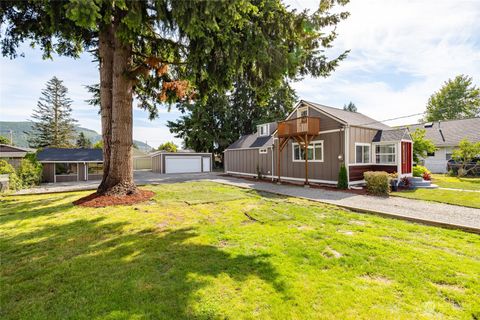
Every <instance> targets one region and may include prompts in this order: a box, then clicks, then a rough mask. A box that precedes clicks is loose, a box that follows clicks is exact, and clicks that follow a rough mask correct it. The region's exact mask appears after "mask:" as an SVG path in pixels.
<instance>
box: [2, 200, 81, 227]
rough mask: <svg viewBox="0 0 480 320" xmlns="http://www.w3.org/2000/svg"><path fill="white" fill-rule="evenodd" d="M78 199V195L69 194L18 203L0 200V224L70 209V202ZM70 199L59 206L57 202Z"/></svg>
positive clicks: (16, 201)
mask: <svg viewBox="0 0 480 320" xmlns="http://www.w3.org/2000/svg"><path fill="white" fill-rule="evenodd" d="M76 198H78V194H70V195H65V194H62V195H61V196H55V197H50V198H46V199H37V200H29V201H19V200H18V199H1V200H0V224H3V223H7V222H10V221H13V220H26V219H31V218H35V217H38V216H46V215H50V214H54V213H58V212H63V210H65V209H69V208H71V207H72V201H73V200H74V199H76ZM66 199H71V200H72V201H66V202H63V203H60V204H55V205H52V204H53V203H57V202H58V201H59V200H62V201H63V200H66Z"/></svg>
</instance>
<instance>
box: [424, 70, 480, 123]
mask: <svg viewBox="0 0 480 320" xmlns="http://www.w3.org/2000/svg"><path fill="white" fill-rule="evenodd" d="M476 116H480V89H479V88H478V87H476V86H475V85H474V84H473V80H472V78H471V77H469V76H466V75H459V76H456V77H455V79H453V80H451V79H449V80H448V81H446V82H445V83H444V85H443V87H442V88H441V89H440V90H439V91H437V92H435V93H434V94H432V95H431V96H430V99H428V103H427V111H426V114H425V117H424V119H423V120H424V121H427V122H429V121H438V120H456V119H465V118H472V117H476Z"/></svg>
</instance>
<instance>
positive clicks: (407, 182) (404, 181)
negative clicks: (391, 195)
mask: <svg viewBox="0 0 480 320" xmlns="http://www.w3.org/2000/svg"><path fill="white" fill-rule="evenodd" d="M402 185H403V186H404V187H405V188H410V179H408V177H403V178H402Z"/></svg>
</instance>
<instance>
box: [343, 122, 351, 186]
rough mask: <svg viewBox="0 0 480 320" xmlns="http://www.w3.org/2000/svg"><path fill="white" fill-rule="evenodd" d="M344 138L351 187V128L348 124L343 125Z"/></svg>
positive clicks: (346, 166) (346, 164)
mask: <svg viewBox="0 0 480 320" xmlns="http://www.w3.org/2000/svg"><path fill="white" fill-rule="evenodd" d="M343 132H344V139H343V148H344V157H345V158H344V159H343V162H344V164H345V169H347V182H348V183H347V185H348V188H349V189H350V166H349V162H350V128H349V126H348V125H346V126H343Z"/></svg>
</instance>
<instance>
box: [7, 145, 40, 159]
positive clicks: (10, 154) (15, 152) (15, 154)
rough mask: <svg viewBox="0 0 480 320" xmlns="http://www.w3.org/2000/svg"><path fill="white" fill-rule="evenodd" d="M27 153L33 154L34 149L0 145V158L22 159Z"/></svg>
mask: <svg viewBox="0 0 480 320" xmlns="http://www.w3.org/2000/svg"><path fill="white" fill-rule="evenodd" d="M29 152H35V149H30V148H22V147H17V146H12V145H9V144H0V158H23V157H25V155H26V154H27V153H29Z"/></svg>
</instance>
